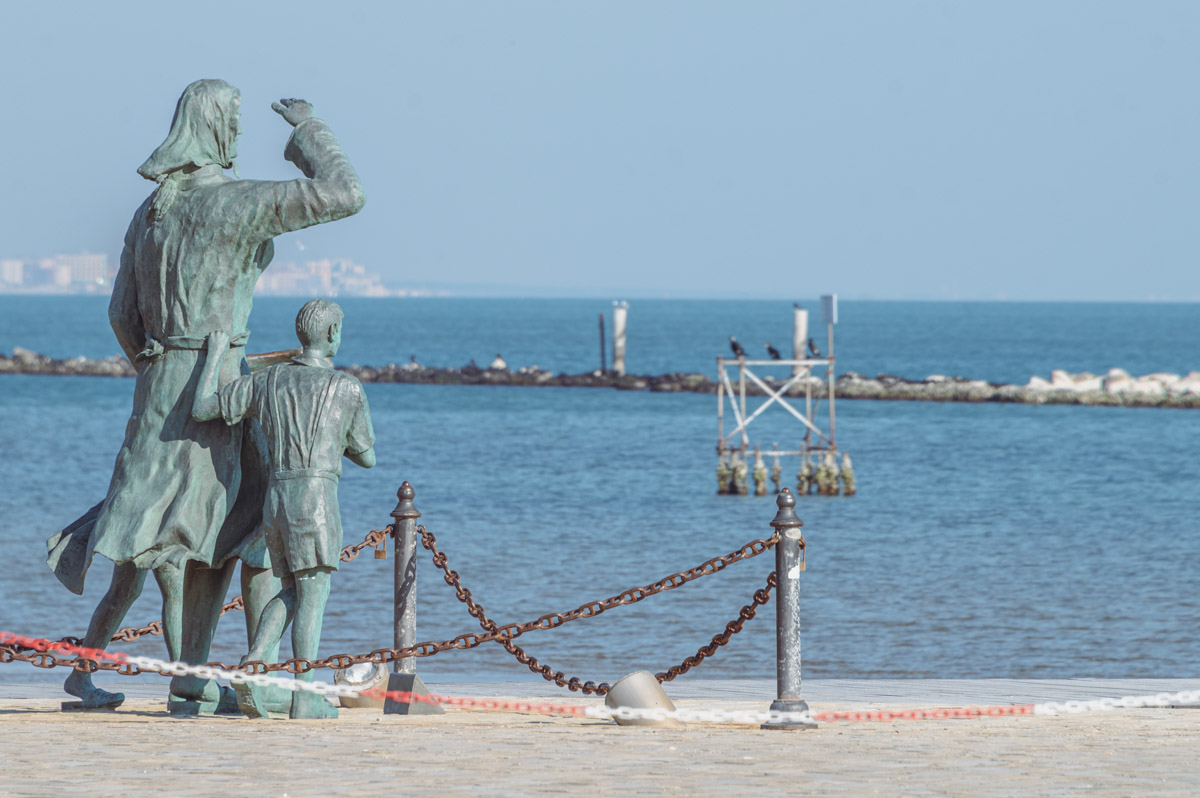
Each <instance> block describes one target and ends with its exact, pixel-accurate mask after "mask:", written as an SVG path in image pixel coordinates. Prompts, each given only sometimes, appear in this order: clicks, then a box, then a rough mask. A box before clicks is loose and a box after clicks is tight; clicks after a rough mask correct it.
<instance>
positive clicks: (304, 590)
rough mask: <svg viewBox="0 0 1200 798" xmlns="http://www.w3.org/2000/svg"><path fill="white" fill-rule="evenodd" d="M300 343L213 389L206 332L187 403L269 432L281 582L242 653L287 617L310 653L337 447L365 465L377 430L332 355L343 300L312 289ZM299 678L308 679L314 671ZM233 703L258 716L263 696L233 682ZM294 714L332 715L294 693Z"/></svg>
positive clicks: (215, 358)
mask: <svg viewBox="0 0 1200 798" xmlns="http://www.w3.org/2000/svg"><path fill="white" fill-rule="evenodd" d="M296 333H297V335H298V337H299V338H300V343H301V345H302V346H303V350H302V351H301V353H300V354H299V355H298V356H296V357H295V358H293V359H292V361H291V362H290V363H283V364H279V365H275V366H271V367H270V368H268V369H266V370H265V371H260V372H258V373H256V374H254V375H249V376H243V377H238V378H237V379H235V380H233V381H232V382H230V383H228V384H227V385H225V386H224V387H223V388H220V389H219V390H218V372H219V369H220V365H219V364H220V359H221V358H222V357H223V356H224V355H225V353H226V351H227V349H228V346H229V336H227V335H226V334H224V333H220V332H215V333H213V334H212V335H211V336H210V337H209V344H208V358H209V360H208V362H206V363H205V366H204V373H203V375H202V376H201V379H200V388H199V390H197V391H196V398H195V402H194V404H193V408H192V415H193V416H194V417H195V418H196V419H197V420H198V421H206V420H209V419H216V418H221V419H224V421H225V423H226V424H229V425H237V424H243V425H244V424H246V423H247V422H248V421H249V420H250V419H257V420H258V421H259V422H260V423H261V424H262V430H263V434H264V436H265V438H266V441H267V448H266V451H267V452H268V464H267V475H268V476H267V493H266V503H265V505H263V507H262V510H261V517H262V521H263V527H264V529H265V533H266V535H265V536H266V544H267V548H268V549H269V550H270V553H271V563H272V567H273V569H274V572H275V575H276V576H278V577H279V578H280V579H281V580H282V589H281V590H280V591H279V593H278V594H277V595H276V596H275V597H274V598H272V599H271V601H270V603H269V604H268V605H267V606H266V608H265V609H264V611H263V613H262V616H261V618H260V620H259V626H258V629H257V632H256V634H255V635H254V637H253V640H252V641H251V647H250V653H249V654H247V656H246V660H245V661H250V660H254V661H266V660H268V659H270V658H272V657H273V656H274V655H275V652H276V651H277V650H278V648H279V642H280V638H281V637H282V635H283V632H284V630H285V629H286V628H287V626H288V625H289V624H291V627H292V653H293V655H294V656H297V657H303V658H305V659H316V657H317V649H318V647H319V645H320V640H321V621H322V617H323V615H324V612H325V602H326V600H327V599H328V597H329V582H330V577H331V575H332V573H333V572H334V571H335V570H337V567H338V563H339V562H340V555H341V549H342V521H341V516H340V513H339V510H338V500H337V486H338V480H339V479H340V477H341V474H342V457H343V455H344V456H346V457H349V458H350V460H351V461H353V462H355V463H357V464H358V465H360V466H363V467H365V468H370V467H372V466H374V465H375V449H374V446H375V432H374V430H373V429H372V426H371V414H370V411H369V409H368V407H367V397H366V395H365V394H364V393H363V390H362V386H361V385H360V384H359V382H358V380H356V379H355V378H354V377H351V376H350V375H348V374H343V373H342V372H338V371H334V370H333V367H332V364H331V363H330V361H329V358H331V357H333V355H335V354H337V350H338V347H339V346H340V345H341V340H342V310H341V308H339V307H338V306H337V305H335V304H333V303H332V302H328V301H326V300H323V299H314V300H312V301H311V302H309V303H307V304H306V305H305V306H304V307H303V308H301V310H300V314H299V315H298V316H297V317H296ZM296 678H298V679H301V680H305V681H311V680H312V678H313V673H312V672H311V671H309V672H308V673H304V674H300V675H299V676H297V677H296ZM234 689H235V690H236V691H237V695H238V705H239V707H240V708H241V709H242V711H243V712H244V713H245V714H247V715H249V716H250V717H265V716H266V715H267V714H268V711H269V710H270V709H271V705H270V701H269V700H268V699H267V697H266V696H265V695H263V694H262V693H261V692H260V690H259V689H258V688H256V687H254V686H253V685H249V684H238V685H235V686H234ZM289 714H290V716H291V717H293V718H325V717H336V715H337V709H336V708H334V707H332V706H330V705H329V704H328V703H327V702H326V701H325V700H324V699H323V698H322V697H321V696H319V695H315V694H313V693H307V692H297V693H295V694H294V695H293V697H292V701H291V705H290V707H289Z"/></svg>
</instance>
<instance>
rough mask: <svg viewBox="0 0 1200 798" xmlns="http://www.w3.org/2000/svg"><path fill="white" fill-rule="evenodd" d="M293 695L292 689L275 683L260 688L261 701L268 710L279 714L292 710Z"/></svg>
mask: <svg viewBox="0 0 1200 798" xmlns="http://www.w3.org/2000/svg"><path fill="white" fill-rule="evenodd" d="M235 689H236V688H235ZM292 695H293V693H292V691H291V690H289V689H287V688H286V687H280V686H278V685H274V684H270V685H263V686H261V687H259V688H258V696H259V703H260V704H261V705H262V706H264V707H266V708H267V711H268V712H274V713H276V714H279V715H286V714H288V713H289V712H291V711H292ZM240 705H241V704H240V703H239V706H240Z"/></svg>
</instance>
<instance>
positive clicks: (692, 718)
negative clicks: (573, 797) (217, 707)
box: [0, 632, 1200, 725]
mask: <svg viewBox="0 0 1200 798" xmlns="http://www.w3.org/2000/svg"><path fill="white" fill-rule="evenodd" d="M0 642H16V643H18V644H21V645H31V644H34V645H39V646H40V648H39V650H47V649H49V648H51V647H53V650H59V651H71V650H74V651H75V652H76V653H79V654H83V655H86V656H98V657H100V658H104V659H111V660H116V661H122V662H129V663H132V664H133V665H136V666H137V667H138V668H141V669H143V670H147V671H159V672H162V673H165V674H169V675H172V676H187V675H192V676H199V677H200V678H202V679H227V680H229V681H230V682H231V683H233V684H254V685H260V686H263V687H270V686H274V687H282V688H284V689H286V690H300V691H304V692H310V693H317V694H319V695H323V696H346V697H355V696H359V695H362V694H364V693H373V694H377V693H378V692H379V691H371V690H368V689H364V688H360V687H353V686H351V685H348V684H331V683H329V682H321V681H316V680H314V681H311V682H307V681H301V680H299V679H290V678H285V677H281V676H271V675H269V674H265V673H246V672H245V671H235V670H226V669H224V668H215V667H212V666H210V665H189V664H187V663H185V662H170V661H167V660H162V659H156V658H154V657H134V656H127V655H124V654H115V653H107V652H97V651H94V650H90V649H82V648H80V647H78V646H71V645H68V644H63V643H54V642H52V641H48V640H38V639H33V638H26V637H22V636H19V635H12V634H9V633H7V632H0ZM400 695H401V696H402V700H408V701H411V700H425V701H430V702H432V703H440V704H444V705H448V706H460V707H464V708H474V709H509V710H516V711H522V712H539V713H543V714H568V715H578V716H583V717H589V718H599V719H605V720H611V719H616V718H620V719H621V720H667V719H674V720H678V721H682V722H685V723H688V722H690V723H729V724H738V725H750V724H753V725H759V724H763V723H814V722H817V723H820V722H834V721H883V722H887V721H895V720H921V719H933V720H937V719H941V718H945V717H951V716H953V717H988V716H999V715H1008V716H1020V715H1058V714H1060V713H1065V714H1079V713H1083V712H1111V711H1113V710H1116V709H1138V708H1141V707H1176V706H1193V705H1197V704H1200V690H1182V691H1180V692H1176V693H1154V694H1152V695H1140V696H1123V697H1121V698H1098V699H1093V700H1088V701H1047V702H1043V703H1040V704H1023V705H1007V706H996V707H951V708H939V709H916V710H914V709H906V710H895V711H887V710H861V711H850V712H818V713H813V712H811V711H810V712H781V711H775V710H767V711H762V712H756V711H753V710H727V709H676V710H674V711H668V710H664V709H661V708H656V709H649V708H639V707H616V708H615V709H614V708H609V707H604V706H587V707H581V706H579V705H572V704H566V705H549V704H531V703H529V702H526V701H521V702H507V701H500V700H493V699H473V698H465V697H450V696H415V695H412V694H411V693H402V694H400Z"/></svg>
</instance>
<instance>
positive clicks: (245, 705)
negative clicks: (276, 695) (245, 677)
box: [233, 682, 268, 718]
mask: <svg viewBox="0 0 1200 798" xmlns="http://www.w3.org/2000/svg"><path fill="white" fill-rule="evenodd" d="M233 692H234V693H235V694H236V695H237V707H238V710H239V711H240V712H241V713H242V714H243V715H245V716H246V717H248V718H265V717H268V714H267V702H266V701H265V700H264V698H265V697H264V696H263V695H262V693H261V692H260V688H259V687H257V686H256V685H253V684H247V683H246V682H240V683H239V682H234V684H233Z"/></svg>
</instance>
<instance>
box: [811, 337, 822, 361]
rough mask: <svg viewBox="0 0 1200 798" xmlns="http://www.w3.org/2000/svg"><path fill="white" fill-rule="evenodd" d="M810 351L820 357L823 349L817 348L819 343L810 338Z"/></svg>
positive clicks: (814, 355)
mask: <svg viewBox="0 0 1200 798" xmlns="http://www.w3.org/2000/svg"><path fill="white" fill-rule="evenodd" d="M808 353H809V354H810V355H812V356H813V357H820V356H821V350H820V349H817V345H816V344H814V343H813V339H811V338H809V339H808Z"/></svg>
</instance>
